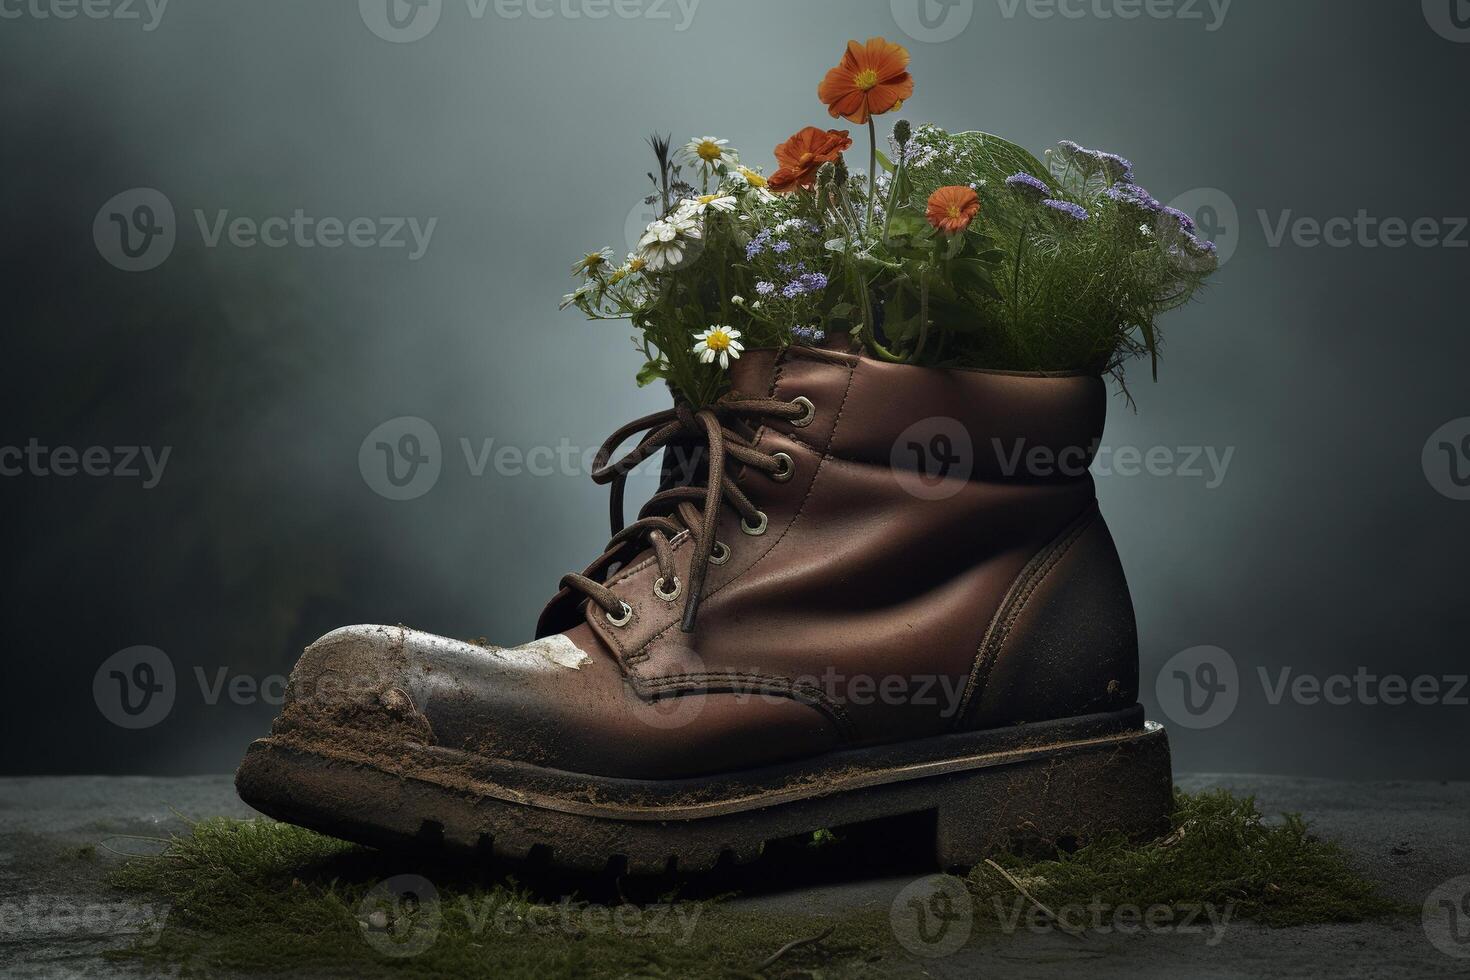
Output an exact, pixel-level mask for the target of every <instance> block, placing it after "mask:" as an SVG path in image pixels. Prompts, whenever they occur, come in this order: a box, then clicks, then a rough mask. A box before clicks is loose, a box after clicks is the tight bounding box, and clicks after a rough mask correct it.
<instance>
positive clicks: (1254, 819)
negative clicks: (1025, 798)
mask: <svg viewBox="0 0 1470 980" xmlns="http://www.w3.org/2000/svg"><path fill="white" fill-rule="evenodd" d="M1174 801H1175V812H1174V816H1173V831H1172V832H1171V833H1170V834H1168V835H1166V836H1165V837H1163V838H1161V839H1160V840H1158V841H1155V842H1153V843H1150V844H1145V845H1142V846H1138V845H1132V844H1129V843H1128V842H1126V841H1123V840H1118V839H1109V840H1103V841H1099V842H1096V843H1093V844H1091V845H1089V846H1086V847H1083V848H1080V849H1079V850H1077V851H1075V852H1073V853H1071V854H1062V855H1059V856H1057V857H1055V858H1052V859H1044V860H1036V859H1029V858H1022V857H1017V856H1011V857H1008V858H1003V859H998V860H997V862H996V863H997V864H999V865H1001V866H1002V867H1003V868H1005V869H1006V871H1007V872H1008V873H1009V874H1010V875H1011V877H1013V878H1015V879H1016V881H1017V882H1019V884H1020V885H1021V887H1023V888H1024V889H1025V890H1026V892H1027V893H1028V894H1029V896H1030V897H1031V898H1034V899H1035V900H1036V901H1037V902H1039V903H1041V904H1042V905H1044V906H1047V907H1048V908H1050V909H1051V910H1053V911H1056V912H1057V913H1058V914H1059V915H1063V916H1064V917H1065V913H1063V912H1062V911H1061V910H1062V909H1074V910H1075V909H1081V908H1086V907H1087V906H1088V905H1089V904H1090V903H1096V904H1097V905H1098V906H1099V907H1102V908H1106V909H1115V908H1117V907H1120V906H1129V907H1132V908H1139V909H1147V908H1150V907H1159V908H1167V909H1170V910H1176V911H1178V912H1180V913H1181V917H1182V915H1183V914H1184V913H1185V912H1188V911H1190V910H1191V909H1196V908H1198V907H1200V906H1209V907H1211V908H1212V909H1213V910H1214V911H1216V912H1217V913H1218V914H1221V915H1224V914H1228V916H1229V918H1230V920H1231V921H1234V920H1239V919H1249V920H1252V921H1255V922H1259V923H1262V924H1264V925H1267V926H1301V925H1312V924H1316V923H1324V922H1361V921H1363V920H1365V919H1370V918H1376V917H1381V916H1385V915H1389V914H1391V913H1395V912H1399V911H1403V909H1402V908H1401V907H1400V906H1399V905H1398V904H1396V903H1394V902H1392V901H1390V900H1389V899H1387V898H1385V897H1383V896H1382V895H1380V894H1379V893H1378V891H1377V889H1376V888H1375V887H1374V886H1373V885H1372V884H1371V883H1370V882H1368V881H1366V880H1364V879H1363V878H1362V877H1361V876H1360V875H1359V874H1358V873H1357V872H1355V871H1354V870H1353V869H1352V867H1351V866H1350V865H1349V863H1348V861H1347V858H1346V857H1345V855H1344V854H1343V852H1342V849H1341V848H1340V847H1339V846H1338V845H1337V844H1336V843H1335V842H1332V841H1324V840H1320V839H1318V838H1316V837H1314V836H1313V835H1312V834H1310V833H1309V832H1308V829H1307V824H1306V822H1305V821H1304V820H1303V819H1302V818H1301V817H1300V816H1299V815H1295V814H1287V815H1285V816H1284V817H1283V818H1282V820H1281V822H1280V823H1267V822H1265V820H1264V819H1263V818H1262V816H1261V814H1260V812H1259V811H1258V810H1257V809H1256V804H1255V799H1254V798H1252V797H1247V798H1244V799H1239V798H1236V797H1234V796H1231V795H1230V794H1229V793H1226V792H1224V791H1217V792H1208V793H1199V794H1189V793H1184V792H1180V791H1178V790H1176V791H1175V794H1174ZM969 881H970V886H971V888H972V890H973V891H974V893H975V895H976V898H977V901H976V909H977V916H978V918H979V920H980V921H981V922H985V923H988V924H991V925H1002V924H1004V922H1005V920H1006V919H1007V918H1009V917H1010V916H1012V915H1014V911H1013V910H1014V904H1015V901H1016V900H1017V898H1018V892H1017V889H1016V885H1015V884H1014V883H1012V882H1011V881H1008V880H1007V879H1006V878H1005V877H1004V876H1002V875H1001V874H999V873H998V872H996V871H995V870H994V869H993V868H991V867H990V866H988V865H984V864H982V865H979V866H977V867H976V868H975V869H974V870H973V871H971V873H970V878H969ZM1201 922H1203V920H1201Z"/></svg>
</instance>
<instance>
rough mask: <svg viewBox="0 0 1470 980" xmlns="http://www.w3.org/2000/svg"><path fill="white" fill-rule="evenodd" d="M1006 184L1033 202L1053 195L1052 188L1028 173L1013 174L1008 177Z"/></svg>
mask: <svg viewBox="0 0 1470 980" xmlns="http://www.w3.org/2000/svg"><path fill="white" fill-rule="evenodd" d="M1006 186H1007V187H1009V188H1010V189H1011V190H1013V191H1015V192H1016V193H1017V194H1020V195H1021V196H1022V197H1024V198H1026V199H1027V200H1029V201H1032V202H1035V201H1040V200H1041V199H1043V198H1047V197H1051V188H1050V187H1047V186H1046V184H1044V183H1042V182H1041V181H1039V180H1037V179H1036V178H1035V177H1033V176H1031V175H1030V174H1028V173H1019V174H1012V175H1011V176H1009V177H1007V178H1006Z"/></svg>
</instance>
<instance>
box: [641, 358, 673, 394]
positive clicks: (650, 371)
mask: <svg viewBox="0 0 1470 980" xmlns="http://www.w3.org/2000/svg"><path fill="white" fill-rule="evenodd" d="M667 374H668V368H667V367H666V366H665V365H664V363H663V362H662V361H649V362H648V363H646V364H644V365H643V367H641V368H639V369H638V387H640V388H646V387H648V386H649V385H651V384H653V383H654V382H655V381H660V380H662V379H663V378H664V377H666V376H667Z"/></svg>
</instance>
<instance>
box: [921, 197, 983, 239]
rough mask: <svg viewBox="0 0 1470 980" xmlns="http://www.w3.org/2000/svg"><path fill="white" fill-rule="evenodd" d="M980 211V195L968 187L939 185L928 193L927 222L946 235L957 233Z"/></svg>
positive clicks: (966, 226) (968, 225)
mask: <svg viewBox="0 0 1470 980" xmlns="http://www.w3.org/2000/svg"><path fill="white" fill-rule="evenodd" d="M979 213H980V195H978V194H976V193H975V191H974V189H973V188H970V187H964V186H959V187H941V188H939V190H937V191H935V192H934V193H933V194H930V195H929V210H928V213H927V215H926V216H927V217H928V219H929V223H930V224H931V225H933V226H934V227H935V228H938V229H939V230H940V231H942V232H944V233H945V234H946V235H958V234H959V233H960V232H962V231H964V230H965V229H966V228H968V227H970V222H972V221H974V220H975V215H977V214H979Z"/></svg>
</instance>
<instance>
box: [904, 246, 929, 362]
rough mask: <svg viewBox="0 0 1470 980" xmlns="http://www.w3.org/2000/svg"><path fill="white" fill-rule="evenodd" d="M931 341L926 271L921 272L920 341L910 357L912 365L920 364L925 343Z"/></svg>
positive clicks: (909, 360) (915, 345)
mask: <svg viewBox="0 0 1470 980" xmlns="http://www.w3.org/2000/svg"><path fill="white" fill-rule="evenodd" d="M928 339H929V277H928V276H927V275H925V274H924V271H923V270H922V269H920V271H919V339H918V341H917V342H916V343H915V344H914V349H913V352H912V353H910V354H909V356H908V358H907V359H908V362H909V363H910V364H917V363H918V362H919V355H920V354H922V353H923V352H924V343H925V342H926V341H927V340H928Z"/></svg>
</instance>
